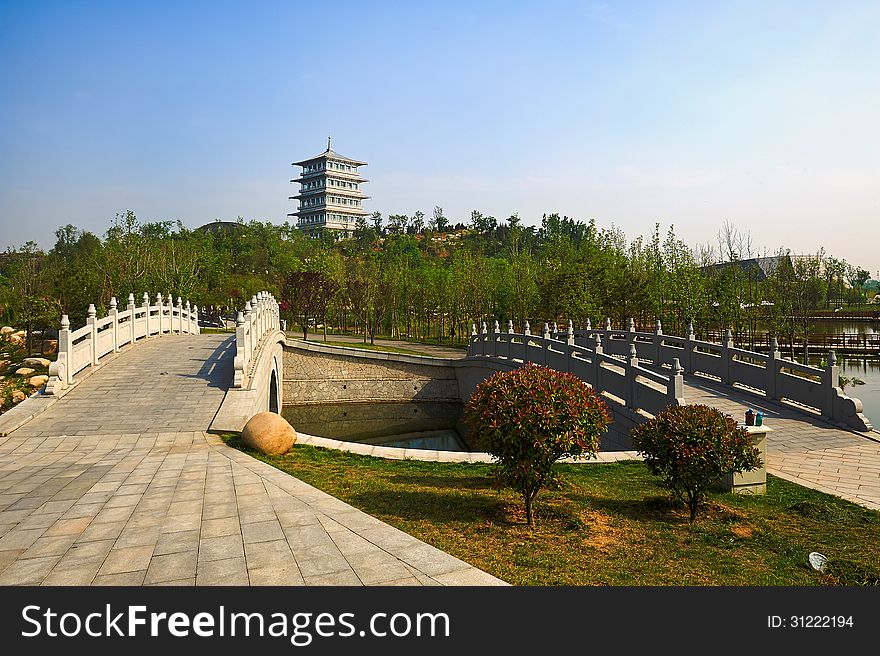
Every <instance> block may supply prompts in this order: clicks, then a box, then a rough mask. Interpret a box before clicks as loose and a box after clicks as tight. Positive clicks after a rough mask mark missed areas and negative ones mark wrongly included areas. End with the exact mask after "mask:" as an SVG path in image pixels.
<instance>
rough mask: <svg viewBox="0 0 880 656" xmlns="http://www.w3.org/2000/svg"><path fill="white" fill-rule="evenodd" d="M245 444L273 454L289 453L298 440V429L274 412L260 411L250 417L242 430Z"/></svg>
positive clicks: (242, 438)
mask: <svg viewBox="0 0 880 656" xmlns="http://www.w3.org/2000/svg"><path fill="white" fill-rule="evenodd" d="M241 440H242V442H244V443H245V445H247V446H249V447H250V448H252V449H256V450H257V451H259V452H261V453H265V454H268V455H271V456H277V455H281V454H282V453H287V452H288V451H289V450H290V447H292V446H293V444H294V442H296V431H295V430H293V426H291V425H290V424H289V423H287V420H286V419H285V418H284V417H282V416H281V415H277V414H275V413H274V412H260V413H258V414H255V415H254V416H253V417H251V418H250V420H249V421H248V423H246V424H245V425H244V429H242V431H241Z"/></svg>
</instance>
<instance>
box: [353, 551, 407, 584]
mask: <svg viewBox="0 0 880 656" xmlns="http://www.w3.org/2000/svg"><path fill="white" fill-rule="evenodd" d="M346 560H348V564H349V565H350V566H351V568H352V569H353V570H354V572H355V574H357V575H358V578H359V579H360V580H361V582H362V583H363V584H364V585H376V584H380V583H383V582H387V581H397V580H400V579H407V578H412V574H411V573H410V572H409V570H407V568H406V567H405V566H404V564H403V563H402V562H400V561H399V560H398V559H397V558H395V557H394V556H391V555H390V554H387V553H385V552H384V551H379V550H378V549H376V550H374V551H373V552H372V553H369V552H368V553H361V554H352V555H347V556H346Z"/></svg>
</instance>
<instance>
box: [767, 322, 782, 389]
mask: <svg viewBox="0 0 880 656" xmlns="http://www.w3.org/2000/svg"><path fill="white" fill-rule="evenodd" d="M780 359H781V356H780V354H779V342H777V341H776V338H775V337H774V338H773V339H771V340H770V352H769V353H767V368H766V369H765V374H766V379H765V380H766V382H765V385H766V387H765V388H764V389H765V391H766V392H767V398H768V399H773V400H775V401H778V400H779V394H778V392H777V389H776V377H777V375H778V374H779V360H780Z"/></svg>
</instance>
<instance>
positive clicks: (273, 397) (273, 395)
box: [269, 367, 281, 414]
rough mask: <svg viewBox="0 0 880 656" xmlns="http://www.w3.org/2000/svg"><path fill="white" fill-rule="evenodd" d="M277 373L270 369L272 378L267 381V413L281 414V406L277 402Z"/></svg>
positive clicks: (275, 370)
mask: <svg viewBox="0 0 880 656" xmlns="http://www.w3.org/2000/svg"><path fill="white" fill-rule="evenodd" d="M278 398H279V394H278V371H277V369H275V368H274V367H273V368H272V378H271V380H270V381H269V412H274V413H275V414H280V413H281V404H280V403H279V402H278Z"/></svg>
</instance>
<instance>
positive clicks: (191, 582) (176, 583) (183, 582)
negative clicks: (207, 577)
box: [144, 577, 196, 587]
mask: <svg viewBox="0 0 880 656" xmlns="http://www.w3.org/2000/svg"><path fill="white" fill-rule="evenodd" d="M195 584H196V579H195V577H193V578H191V579H178V580H177V581H162V582H161V583H146V582H144V585H149V586H156V587H165V586H172V585H173V586H190V587H191V586H194V585H195Z"/></svg>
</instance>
